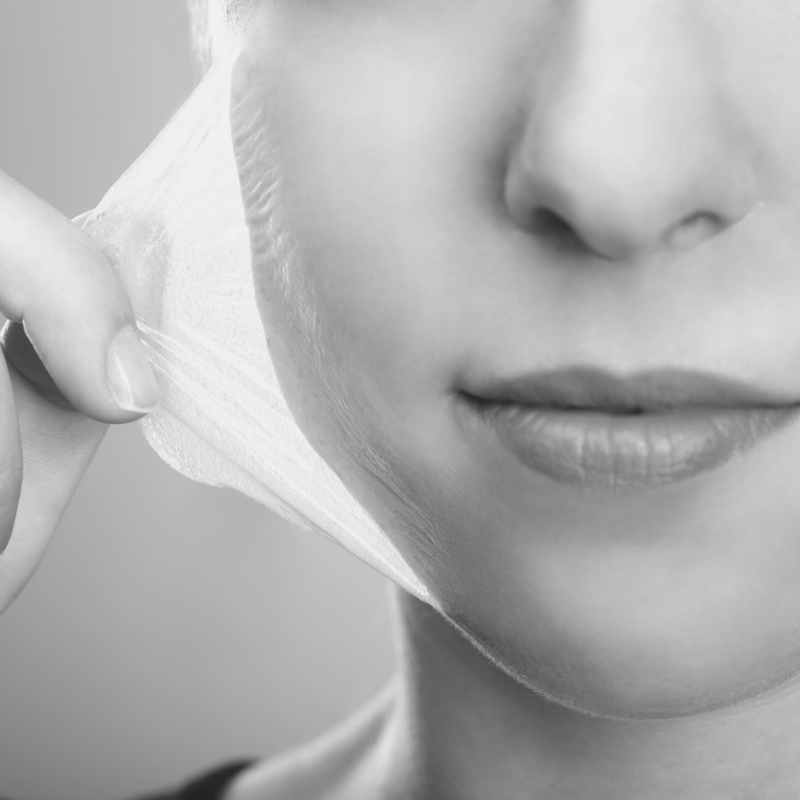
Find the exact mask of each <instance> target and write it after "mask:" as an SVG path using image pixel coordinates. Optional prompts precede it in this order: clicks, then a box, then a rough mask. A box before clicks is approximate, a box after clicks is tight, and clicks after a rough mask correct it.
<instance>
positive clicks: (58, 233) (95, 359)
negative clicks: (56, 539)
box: [0, 172, 158, 612]
mask: <svg viewBox="0 0 800 800" xmlns="http://www.w3.org/2000/svg"><path fill="white" fill-rule="evenodd" d="M0 309H1V310H2V312H3V313H4V314H5V316H6V317H7V318H8V320H9V322H8V323H7V324H6V326H5V328H4V329H3V335H2V349H3V354H4V356H5V358H3V356H2V355H0V550H2V549H3V548H5V550H4V552H2V555H0V612H2V611H3V610H4V609H5V608H6V607H7V606H8V605H9V604H10V603H11V602H12V601H13V600H14V598H15V597H16V596H17V595H18V594H19V592H20V591H21V590H22V588H23V587H24V586H25V584H26V583H27V581H28V580H29V578H30V577H31V575H32V574H33V573H34V571H35V570H36V567H37V566H38V565H39V562H40V561H41V559H42V556H43V555H44V551H45V549H46V547H47V544H48V543H49V541H50V538H51V536H52V534H53V531H54V530H55V528H56V526H57V524H58V522H59V520H60V518H61V515H62V514H63V512H64V509H65V508H66V506H67V504H68V503H69V500H70V498H71V497H72V495H73V493H74V492H75V488H76V487H77V485H78V482H79V481H80V479H81V477H82V476H83V474H84V472H85V471H86V468H87V466H88V465H89V462H90V461H91V459H92V457H93V456H94V454H95V452H96V451H97V448H98V446H99V444H100V442H101V440H102V438H103V435H104V434H105V432H106V429H107V427H108V423H120V422H130V421H132V420H135V419H138V418H140V417H141V416H143V414H144V413H147V411H150V410H152V408H153V407H154V406H155V404H156V403H157V401H158V389H157V386H156V384H155V380H154V378H153V376H152V372H151V371H150V367H149V365H148V363H147V360H146V358H145V355H144V351H143V350H142V349H141V345H140V344H139V343H138V340H137V335H136V333H135V327H136V323H135V318H134V314H133V309H132V307H131V304H130V301H129V299H128V296H127V294H126V293H125V289H124V288H123V286H122V284H121V283H120V281H119V279H118V278H117V276H116V273H115V272H114V269H113V267H112V266H111V264H110V263H109V261H108V259H107V258H106V256H105V255H104V254H103V251H102V250H101V249H100V247H99V246H98V245H97V244H95V243H94V242H93V241H92V240H91V239H90V238H89V237H88V236H86V235H85V234H84V233H82V232H81V230H80V228H79V226H78V225H77V224H74V223H72V222H70V220H69V219H67V218H66V217H64V216H63V215H62V214H60V213H59V212H58V211H56V210H55V209H54V208H52V207H51V206H49V205H47V203H45V202H44V201H43V200H41V199H40V198H38V197H36V196H35V195H34V194H32V193H31V192H29V191H28V190H27V189H25V188H24V187H22V186H20V185H19V184H18V183H16V182H15V181H14V180H12V179H11V178H9V177H8V176H7V175H5V174H4V173H2V172H0Z"/></svg>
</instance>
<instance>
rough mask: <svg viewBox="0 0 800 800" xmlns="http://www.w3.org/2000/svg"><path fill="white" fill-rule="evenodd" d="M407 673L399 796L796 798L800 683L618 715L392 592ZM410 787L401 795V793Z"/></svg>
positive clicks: (400, 709)
mask: <svg viewBox="0 0 800 800" xmlns="http://www.w3.org/2000/svg"><path fill="white" fill-rule="evenodd" d="M395 612H396V616H397V618H398V621H399V623H400V625H399V630H400V648H399V650H400V665H401V666H400V674H399V676H398V682H397V684H396V690H395V694H394V703H393V705H394V708H393V710H392V714H391V715H390V716H389V719H390V720H391V721H390V722H388V725H387V731H386V733H387V734H389V732H390V731H391V734H390V735H389V740H390V741H391V742H392V745H391V748H390V749H391V750H392V751H393V752H395V753H396V754H397V756H396V758H395V759H391V758H390V759H388V760H384V764H386V763H387V762H391V761H395V763H396V764H398V763H399V762H402V763H403V767H404V768H402V769H401V768H399V767H398V768H397V774H398V775H405V776H410V775H413V776H414V778H413V781H411V782H413V786H411V785H406V786H405V787H404V788H402V789H400V787H399V785H398V783H397V782H393V785H394V787H395V789H397V790H399V791H398V794H397V795H395V794H394V793H393V794H392V797H394V796H402V797H413V798H415V800H417V798H419V800H429V798H437V800H485V798H487V797H492V798H496V799H497V800H540V798H541V800H544V798H547V800H559V799H560V798H569V800H584V799H585V800H589V798H591V800H598V798H604V799H605V798H614V800H628V798H630V799H631V800H633V799H634V798H637V799H638V798H642V797H648V798H652V800H667V798H669V800H689V798H697V797H709V798H710V797H721V798H729V797H760V798H765V799H766V798H778V797H781V798H782V797H790V796H794V791H795V790H796V789H797V787H798V786H800V759H798V758H797V754H798V752H800V680H798V679H795V680H794V681H791V682H790V683H789V684H785V685H784V686H782V687H780V688H778V689H775V690H773V691H772V692H770V693H767V694H764V695H762V696H760V697H759V698H756V699H755V700H752V701H748V702H747V703H743V704H740V705H738V706H735V707H732V708H730V709H726V710H723V711H719V712H714V713H711V714H704V715H699V716H695V717H684V718H680V719H672V720H635V721H628V720H612V719H601V718H596V717H589V716H586V715H585V714H581V713H578V712H574V711H571V710H569V709H565V708H563V707H561V706H559V705H556V704H553V703H548V702H546V701H544V700H543V699H541V698H539V697H538V696H536V695H534V694H533V693H532V692H530V691H529V690H528V689H526V688H525V687H523V686H521V685H520V684H518V683H517V682H515V681H514V680H513V679H511V678H510V677H508V676H507V675H506V674H505V673H504V672H502V671H501V670H499V669H498V668H496V667H495V666H493V665H492V664H491V663H490V662H489V661H488V660H487V659H486V658H485V657H484V656H483V655H481V654H480V653H479V652H478V651H477V650H476V649H475V648H474V647H473V646H472V645H471V644H470V643H469V642H468V641H467V640H466V639H465V638H464V637H462V636H461V634H460V633H458V632H457V631H456V630H455V629H454V628H453V627H452V626H451V625H450V624H449V623H448V622H447V621H446V620H444V618H442V617H441V616H440V615H439V614H438V613H436V612H434V611H433V610H432V609H430V608H429V607H428V606H426V605H424V604H423V603H421V602H420V601H418V600H416V599H414V598H412V597H411V596H409V595H407V594H406V593H405V592H402V591H400V590H396V592H395ZM404 792H405V793H404Z"/></svg>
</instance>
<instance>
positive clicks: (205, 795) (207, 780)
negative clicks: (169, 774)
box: [139, 759, 255, 800]
mask: <svg viewBox="0 0 800 800" xmlns="http://www.w3.org/2000/svg"><path fill="white" fill-rule="evenodd" d="M254 763H255V760H254V759H250V760H247V761H233V762H230V763H228V764H224V765H223V766H221V767H217V768H216V769H213V770H211V771H210V772H205V773H203V774H202V775H200V776H199V777H197V778H194V779H192V780H191V781H189V783H186V784H184V785H183V786H182V787H181V788H180V789H178V791H177V792H168V793H167V794H156V795H149V796H148V797H141V798H139V800H221V798H222V795H223V794H224V793H225V790H226V789H227V788H228V787H229V786H230V785H231V784H232V783H233V781H234V779H235V778H236V777H237V776H238V775H239V774H240V773H241V772H244V771H245V770H246V769H247V768H248V767H251V766H252V765H253V764H254Z"/></svg>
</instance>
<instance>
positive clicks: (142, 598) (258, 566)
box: [0, 0, 394, 800]
mask: <svg viewBox="0 0 800 800" xmlns="http://www.w3.org/2000/svg"><path fill="white" fill-rule="evenodd" d="M188 30H189V28H188V21H187V16H186V13H185V11H184V8H183V4H182V1H181V0H22V1H21V2H16V1H14V0H0V169H3V170H5V171H6V172H8V173H9V174H11V175H12V176H13V177H15V178H16V179H17V180H19V181H21V182H22V183H24V184H25V185H27V186H28V187H29V188H31V189H32V190H34V191H35V192H37V193H38V194H39V195H40V196H42V197H43V198H45V199H46V200H47V201H48V202H50V203H51V204H53V205H54V206H56V207H57V208H58V209H60V210H61V211H62V212H64V213H65V214H67V215H69V216H75V215H77V214H78V213H80V212H82V211H85V210H87V209H89V208H91V207H93V206H94V205H95V204H96V203H97V202H98V200H99V199H100V197H101V196H102V195H103V193H104V191H105V190H106V189H107V188H108V187H109V186H111V184H112V183H113V182H114V181H115V180H116V179H117V177H118V176H119V175H121V174H122V172H123V171H124V170H125V168H126V167H127V166H128V165H129V164H130V163H131V162H132V161H133V160H134V159H135V158H136V156H138V155H139V153H140V152H141V151H142V150H144V148H145V147H146V146H147V144H148V143H149V142H150V141H151V140H152V139H153V137H154V136H155V135H156V134H157V133H158V131H159V130H160V129H161V128H162V127H163V126H164V125H165V124H166V122H167V121H168V120H169V118H170V116H171V115H172V114H173V113H174V112H175V111H176V110H177V109H178V107H179V106H180V104H181V102H182V101H183V100H184V99H185V98H186V97H187V96H188V94H189V93H190V91H191V89H192V87H193V86H194V84H195V81H196V74H195V70H194V66H193V62H192V58H191V49H190V43H189V37H188ZM387 605H388V604H387V595H386V583H385V581H384V580H383V579H382V578H381V577H380V576H378V575H377V574H375V573H374V572H372V571H371V570H370V569H368V568H367V567H365V566H364V565H362V564H361V563H360V562H359V561H357V560H356V559H355V558H354V557H352V556H350V555H349V554H348V553H346V552H344V551H343V550H340V549H339V548H337V547H336V546H335V545H332V544H329V543H328V542H326V541H325V540H323V539H322V538H320V537H316V536H314V535H312V534H307V533H303V532H300V531H297V530H295V529H294V528H293V527H292V526H291V525H289V524H288V523H285V522H283V521H282V520H280V519H278V518H276V517H275V516H273V515H272V514H271V513H270V512H268V511H267V510H266V509H264V508H261V507H260V506H258V505H256V504H255V503H253V502H251V501H249V500H247V499H246V498H244V497H241V496H239V495H236V494H234V493H233V492H230V491H228V490H221V489H213V488H210V487H206V486H201V485H199V484H195V483H193V482H191V481H189V480H187V479H186V478H183V477H182V476H180V475H178V474H177V473H174V472H172V470H170V469H169V468H168V467H167V466H166V465H164V464H163V463H162V462H161V461H160V459H159V458H158V457H157V456H156V455H155V453H153V452H152V451H151V450H150V449H149V447H148V445H147V444H146V443H145V441H144V439H143V438H142V436H141V434H140V432H139V430H138V427H137V426H136V425H128V426H119V427H112V428H111V430H110V431H109V433H108V435H107V437H106V440H105V442H104V443H103V445H102V447H101V449H100V452H99V454H98V455H97V457H96V458H95V460H94V462H93V464H92V466H91V467H90V469H89V471H88V474H87V475H86V477H85V479H84V481H83V483H82V484H81V486H80V487H79V489H78V492H77V495H76V497H75V499H74V501H73V502H72V504H71V506H70V507H69V509H68V510H67V513H66V515H65V517H64V520H63V522H62V524H61V526H60V528H59V530H58V532H57V534H56V537H55V540H54V541H53V544H52V546H51V548H50V550H49V552H48V555H47V557H46V559H45V562H44V564H43V566H42V568H41V569H40V571H39V572H38V573H37V575H36V576H35V577H34V579H33V581H32V582H31V584H30V585H29V586H28V588H27V589H26V590H25V592H24V593H23V595H22V596H21V598H20V599H19V600H18V601H17V603H16V604H15V605H14V606H12V608H11V609H10V610H9V611H8V612H7V613H6V614H4V615H3V616H2V617H0V795H6V796H8V797H11V798H14V800H114V799H115V798H124V797H126V796H131V795H135V794H136V793H137V792H142V791H145V790H147V789H152V788H154V787H162V786H169V785H172V784H174V783H175V782H176V781H180V780H183V779H185V778H186V777H188V776H189V775H190V774H191V773H192V772H196V771H198V770H202V769H204V768H207V767H209V766H212V765H214V764H216V763H218V762H220V761H221V760H224V759H226V758H228V757H237V756H243V755H244V756H247V755H265V756H267V755H269V754H272V753H275V752H277V751H279V750H281V749H283V748H285V747H287V746H290V745H293V744H295V743H299V742H302V741H303V740H305V739H307V738H309V737H310V736H312V735H314V734H315V733H316V732H319V731H321V730H323V729H324V728H326V727H327V726H329V725H331V724H332V723H334V722H336V721H337V720H338V719H340V718H341V717H342V716H344V715H345V714H346V713H347V712H348V711H349V710H350V709H351V708H353V707H354V706H356V705H357V704H358V703H360V702H362V701H363V700H365V699H366V698H368V697H369V696H370V695H371V694H373V693H374V692H375V691H376V690H377V689H378V688H379V687H380V686H381V685H382V684H383V683H384V682H385V680H386V679H387V677H388V676H389V674H390V673H391V670H392V668H393V659H394V655H393V652H392V647H391V635H390V631H389V627H388V610H387Z"/></svg>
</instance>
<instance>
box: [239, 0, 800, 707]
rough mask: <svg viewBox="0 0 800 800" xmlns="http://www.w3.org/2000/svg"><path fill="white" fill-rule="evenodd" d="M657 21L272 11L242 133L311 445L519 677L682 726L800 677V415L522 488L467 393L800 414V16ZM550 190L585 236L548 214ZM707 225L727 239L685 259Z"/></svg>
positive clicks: (564, 9)
mask: <svg viewBox="0 0 800 800" xmlns="http://www.w3.org/2000/svg"><path fill="white" fill-rule="evenodd" d="M637 2H638V3H639V5H637V3H634V2H622V3H619V2H617V3H616V4H614V3H611V2H609V3H605V4H604V3H602V2H601V3H594V4H585V5H586V7H589V6H591V7H592V8H595V10H596V11H597V12H598V13H595V14H593V13H590V12H589V11H586V10H585V8H584V6H583V5H582V4H560V3H545V2H527V0H526V2H522V0H491V1H490V0H485V2H484V1H482V0H478V1H477V2H470V3H464V4H453V3H446V2H428V3H422V2H416V0H390V1H389V2H386V3H379V4H375V3H372V2H368V1H367V0H326V2H298V3H295V2H288V0H287V1H286V2H281V1H280V0H276V1H275V2H268V3H265V4H264V5H263V6H262V7H261V9H260V11H259V12H258V13H259V15H260V18H259V19H258V21H257V24H255V25H254V26H253V28H252V29H251V32H250V38H249V41H248V42H247V45H246V49H245V53H244V55H243V56H242V58H241V59H240V63H239V64H238V66H237V73H236V86H235V97H234V104H233V112H232V119H233V122H234V128H235V131H236V142H235V146H236V151H237V159H238V162H239V167H240V175H241V177H242V184H243V191H244V197H245V203H246V206H247V209H248V222H249V225H250V230H251V241H252V243H253V252H254V269H255V278H256V288H257V295H258V301H259V304H260V309H261V312H262V318H263V320H264V323H265V330H266V333H267V338H268V342H269V346H270V351H271V353H272V356H273V359H274V361H275V367H276V370H277V371H278V375H279V378H280V381H281V385H282V387H283V389H284V392H285V394H286V396H287V400H288V401H289V403H290V406H291V408H292V410H293V412H294V413H295V416H296V418H297V421H298V424H300V426H301V428H302V429H303V431H304V433H305V434H306V435H307V437H308V438H309V440H310V441H311V443H312V444H313V445H314V446H315V447H316V448H317V449H318V451H319V452H320V453H321V454H322V455H323V457H324V458H325V459H326V460H327V461H328V462H329V463H330V464H331V466H332V467H333V468H334V469H335V470H336V471H337V472H338V473H339V474H340V475H341V476H342V478H343V479H344V481H345V482H346V483H347V485H348V486H349V487H350V488H351V491H352V492H353V493H354V495H355V496H356V497H357V498H358V499H359V500H360V502H361V503H362V504H363V505H364V506H365V507H366V508H367V509H368V510H369V511H370V513H371V514H373V516H374V517H375V518H376V520H377V521H378V522H379V523H380V524H381V525H382V527H383V528H384V529H385V530H386V531H387V533H388V534H389V535H390V536H391V538H392V539H393V541H394V542H395V543H396V545H397V547H398V548H399V549H400V551H401V552H402V553H403V555H404V556H405V557H406V559H407V560H408V561H409V563H410V565H411V566H412V568H414V570H415V571H416V572H417V573H418V574H419V576H420V577H421V579H422V580H423V582H424V583H425V584H426V585H427V586H428V588H429V589H430V591H431V592H432V594H433V595H434V596H435V597H436V598H437V600H438V602H439V603H440V605H441V607H442V609H443V610H444V612H445V614H446V615H447V616H448V617H449V618H450V619H451V620H452V621H454V622H456V624H457V625H459V626H460V627H461V629H462V630H463V631H464V632H466V633H467V634H468V635H469V636H470V637H471V638H472V639H473V641H474V642H475V643H476V644H477V645H478V646H479V647H480V648H481V649H482V650H483V651H484V652H485V653H486V654H487V655H488V656H489V657H490V658H491V659H492V660H494V661H495V662H496V663H497V664H498V665H499V666H500V667H501V668H502V669H504V670H505V671H507V672H508V673H509V674H511V675H513V676H514V677H515V678H516V679H518V680H519V681H521V682H522V683H524V684H526V685H527V686H529V687H530V688H532V689H533V690H534V691H537V692H539V693H542V694H544V695H546V696H548V697H550V698H552V699H555V700H557V701H558V702H560V703H562V704H564V705H566V706H569V707H573V708H577V709H579V710H583V711H585V712H587V713H590V714H595V715H600V716H608V717H650V718H656V717H671V716H683V715H690V714H696V713H700V712H702V711H707V710H709V709H712V708H718V707H722V706H725V705H729V704H732V703H735V702H738V701H741V700H743V699H745V698H747V697H750V696H753V695H755V694H758V693H760V692H762V691H764V690H765V689H767V688H770V687H771V686H773V685H776V684H777V683H779V682H781V681H784V680H786V679H787V678H788V677H790V676H791V675H792V674H793V673H794V672H796V671H797V670H800V581H798V580H797V573H798V569H799V568H800V535H798V533H799V532H800V492H799V491H798V490H797V487H798V485H800V426H798V425H797V424H795V425H793V426H790V427H789V428H788V429H786V430H784V431H782V432H780V433H779V434H777V435H776V436H774V437H773V438H771V439H769V440H768V441H766V442H764V443H762V444H761V445H760V446H759V447H758V448H757V449H756V450H755V451H753V452H752V453H750V454H749V455H748V456H747V457H746V458H740V459H736V460H734V461H732V462H731V463H729V464H728V465H726V466H725V467H723V468H721V469H719V470H717V471H715V472H712V473H707V474H705V475H703V476H700V477H696V478H693V479H691V480H689V481H686V482H683V483H679V484H675V485H672V486H670V487H665V488H661V489H649V490H641V491H638V492H629V493H625V492H602V491H589V490H581V489H576V488H567V487H564V486H561V485H558V484H555V483H553V482H552V481H550V480H549V479H547V478H546V477H544V476H541V475H538V474H536V473H534V472H532V471H530V470H528V469H527V468H525V467H523V466H522V465H521V464H520V463H519V462H518V461H516V460H515V459H514V458H513V457H512V456H511V455H510V454H509V453H508V452H507V451H506V450H504V449H502V448H501V447H500V446H499V445H498V443H497V442H496V441H495V440H494V439H493V438H492V436H491V435H490V434H489V433H488V432H487V431H486V430H484V429H482V428H481V426H479V425H478V424H477V423H476V422H475V421H474V419H472V417H470V415H469V414H467V413H466V412H465V410H464V409H463V408H462V407H461V405H460V404H459V403H458V402H457V401H456V392H457V390H458V389H459V388H460V387H462V386H463V382H464V381H465V380H466V379H467V378H475V377H481V376H482V377H486V376H489V375H499V374H505V375H509V374H517V373H520V372H525V371H529V370H532V369H543V368H548V367H553V366H565V365H571V364H580V363H584V364H595V365H602V366H604V367H605V368H607V369H609V370H613V371H618V372H625V371H628V370H631V371H633V370H637V369H645V368H648V367H659V366H686V367H697V368H700V369H706V370H716V371H718V372H720V373H723V374H728V375H732V376H736V377H739V378H740V379H741V380H746V381H750V382H752V383H756V384H758V385H763V386H769V387H773V388H775V389H777V390H780V391H783V392H784V393H794V395H795V396H796V397H797V398H798V400H800V314H798V313H797V307H798V302H800V258H798V254H800V225H798V224H797V220H798V219H800V208H799V207H798V204H799V203H800V193H799V192H798V189H797V187H798V186H800V157H798V156H800V145H798V142H800V100H795V99H794V98H795V97H796V96H798V95H797V93H796V92H795V90H794V88H793V87H794V85H795V83H796V79H795V78H794V77H792V76H798V75H800V49H798V48H797V46H796V43H797V41H800V17H798V16H797V15H796V14H794V13H790V11H789V10H788V9H786V7H785V5H784V4H781V3H777V2H776V3H766V4H762V5H758V7H756V4H748V3H730V2H727V0H726V2H723V1H722V0H716V2H692V3H690V2H677V3H676V2H671V3H667V2H658V1H657V0H648V2H642V1H641V0H637ZM600 12H603V13H600ZM620 76H625V80H624V81H623V82H622V84H621V82H620V81H621V80H622V79H621V78H620ZM620 85H625V86H626V87H627V88H628V91H626V92H620V91H618V90H614V89H613V87H619V86H620ZM531 176H533V177H531ZM565 187H567V188H570V187H571V189H570V191H571V192H572V194H570V193H569V192H567V191H566V189H565ZM537 192H538V194H537ZM559 192H561V193H560V194H559ZM554 198H555V199H554ZM564 198H566V200H564ZM548 202H549V203H550V206H551V207H552V206H553V204H555V205H556V207H558V208H559V210H560V213H561V215H562V217H564V218H566V219H567V220H568V221H569V222H570V224H571V225H572V227H573V231H574V234H575V235H574V236H572V237H567V238H566V239H564V240H558V241H556V240H552V238H548V237H547V236H544V235H539V234H537V233H536V232H535V231H532V230H531V229H530V228H529V227H527V226H526V224H525V219H526V214H528V212H530V213H531V214H532V212H533V211H534V210H535V208H536V207H537V203H541V204H545V203H548ZM559 203H561V205H560V206H559V205H558V204H559ZM692 214H704V215H706V216H704V217H700V219H701V222H703V221H707V220H711V222H712V223H713V225H716V227H713V226H712V229H711V230H712V232H711V233H708V232H706V233H705V234H703V230H704V229H703V228H702V226H701V228H699V229H693V230H700V231H701V234H702V235H698V236H695V237H694V238H693V236H694V234H691V235H690V234H687V235H686V236H684V237H683V238H674V239H667V238H666V237H662V238H659V237H660V233H661V232H662V230H667V229H668V228H669V224H670V223H672V222H679V221H681V220H682V219H685V218H689V217H691V216H692ZM715 215H716V216H715ZM720 220H722V221H725V220H727V223H726V224H724V225H723V224H722V223H721V222H720ZM709 224H711V223H709ZM687 230H688V227H687ZM682 232H683V233H686V231H682ZM664 241H669V242H670V243H671V246H670V247H663V246H662V247H661V248H658V247H650V245H652V244H655V243H657V242H658V243H661V244H663V242H664Z"/></svg>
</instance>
